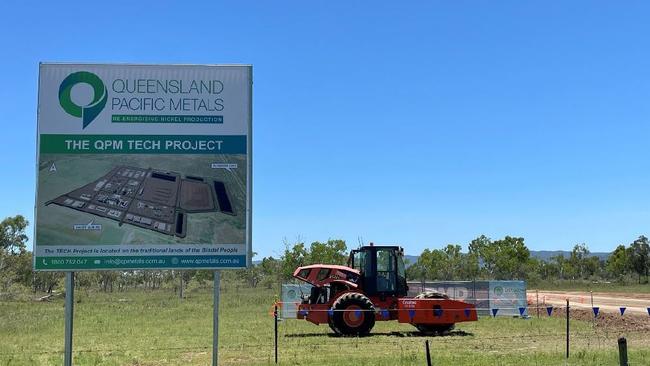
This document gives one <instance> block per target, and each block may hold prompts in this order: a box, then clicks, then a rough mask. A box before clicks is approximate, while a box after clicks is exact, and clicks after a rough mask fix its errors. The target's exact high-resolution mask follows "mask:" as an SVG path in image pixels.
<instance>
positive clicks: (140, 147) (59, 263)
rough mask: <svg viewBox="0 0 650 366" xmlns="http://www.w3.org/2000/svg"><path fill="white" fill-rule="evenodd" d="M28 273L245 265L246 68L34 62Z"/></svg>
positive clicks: (247, 182) (247, 172)
mask: <svg viewBox="0 0 650 366" xmlns="http://www.w3.org/2000/svg"><path fill="white" fill-rule="evenodd" d="M40 71H41V72H40V83H39V111H38V112H39V115H38V119H39V125H38V135H39V144H38V149H39V154H38V167H37V170H38V190H37V201H36V237H35V267H36V268H37V269H41V270H66V269H74V270H80V269H111V268H115V269H117V268H154V267H160V268H220V267H244V266H246V262H247V260H248V258H247V253H248V249H249V246H250V225H249V219H250V195H249V189H250V143H249V138H250V134H249V132H250V123H251V119H250V93H251V90H250V88H251V71H250V67H248V66H190V65H184V66H163V65H69V64H42V65H41V70H40Z"/></svg>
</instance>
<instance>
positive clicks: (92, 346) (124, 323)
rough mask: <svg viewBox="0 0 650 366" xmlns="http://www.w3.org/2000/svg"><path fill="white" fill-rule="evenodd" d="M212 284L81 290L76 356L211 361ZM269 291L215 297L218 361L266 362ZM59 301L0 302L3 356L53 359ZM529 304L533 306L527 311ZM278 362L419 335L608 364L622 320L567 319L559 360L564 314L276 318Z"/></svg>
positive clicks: (80, 359)
mask: <svg viewBox="0 0 650 366" xmlns="http://www.w3.org/2000/svg"><path fill="white" fill-rule="evenodd" d="M211 296H212V294H211V291H210V289H198V290H193V291H189V292H188V293H187V298H186V299H184V300H180V299H178V298H176V297H175V296H174V294H173V293H170V292H164V291H156V292H143V291H137V292H136V291H131V292H122V293H112V294H103V293H92V294H87V293H84V292H83V291H78V292H77V294H76V299H77V301H79V302H78V303H76V304H75V306H76V307H75V312H76V313H75V336H74V350H75V353H74V357H75V365H209V363H210V360H211V340H212V297H211ZM274 297H275V291H271V290H266V289H255V290H253V289H239V290H236V289H235V288H225V289H224V290H223V291H222V302H221V317H220V325H221V333H220V354H219V356H220V361H221V362H220V364H222V365H267V364H273V318H272V317H271V316H269V314H268V312H269V309H270V306H271V304H272V303H273V300H274ZM63 310H64V308H63V300H61V299H59V300H55V301H52V302H0V365H50V364H52V365H60V364H61V363H62V349H63ZM531 313H533V312H532V311H531ZM279 329H280V337H279V345H280V354H279V356H280V364H282V365H424V364H426V362H425V356H424V354H425V353H424V342H425V340H427V339H428V340H429V342H430V344H431V351H432V358H433V364H434V365H452V364H453V365H454V366H462V365H485V366H487V365H490V366H493V365H518V366H519V365H565V364H569V365H615V364H617V361H618V353H617V350H616V339H617V337H618V336H619V335H621V334H625V333H626V332H625V329H624V328H617V329H599V328H594V327H593V325H592V323H591V322H581V321H572V322H571V357H570V358H569V360H568V362H566V363H565V359H564V353H565V321H564V319H562V318H556V317H552V318H548V317H541V318H540V319H535V318H533V319H529V320H523V319H512V318H496V319H493V318H482V319H481V320H480V321H478V322H474V323H462V324H460V325H459V326H458V327H457V329H456V330H455V331H454V332H452V334H451V335H449V336H443V337H423V336H420V335H419V334H417V333H415V332H414V328H413V327H412V326H410V325H404V324H398V323H396V322H378V323H377V325H376V326H375V328H374V330H373V336H370V337H364V338H339V337H333V336H330V334H329V333H330V331H329V328H328V327H327V326H323V325H321V326H315V325H312V324H310V323H307V322H305V321H299V320H285V321H282V322H280V324H279ZM626 336H627V338H628V343H629V349H630V362H631V364H632V365H648V364H650V347H649V346H650V340H648V338H650V337H649V336H650V334H648V333H647V332H646V333H643V332H637V333H634V332H629V333H627V334H626Z"/></svg>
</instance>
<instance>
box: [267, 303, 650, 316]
mask: <svg viewBox="0 0 650 366" xmlns="http://www.w3.org/2000/svg"><path fill="white" fill-rule="evenodd" d="M291 304H292V305H298V304H297V303H291ZM274 305H279V306H282V303H276V304H274ZM531 308H532V309H536V308H537V307H534V306H532V307H523V306H522V307H518V308H509V307H503V308H471V309H470V308H466V309H463V313H464V315H465V317H469V316H470V315H471V312H472V310H487V311H489V312H490V314H491V315H492V317H496V316H497V314H498V313H499V311H500V310H513V309H516V310H518V311H519V315H520V316H521V317H524V316H527V315H529V314H528V311H529V310H530V309H531ZM540 308H542V307H540ZM545 308H546V313H547V314H548V316H551V315H552V314H553V310H554V309H556V308H558V309H561V308H564V306H555V307H554V306H546V307H545ZM431 310H433V315H434V316H435V317H442V316H443V315H444V314H445V311H453V312H458V311H460V310H461V309H442V308H434V309H430V308H426V309H391V310H390V311H407V312H408V316H409V318H414V317H415V315H416V312H418V311H431ZM591 310H592V312H593V314H594V318H597V317H598V316H599V315H600V313H601V312H600V310H601V309H600V307H599V306H593V307H592V308H591ZM618 310H619V313H620V315H621V316H624V315H625V312H626V311H627V307H625V306H621V307H619V308H618ZM646 310H647V312H648V316H650V307H647V308H646ZM310 311H311V312H319V311H326V312H327V314H328V315H329V316H333V315H334V312H335V311H336V312H339V311H343V312H347V311H352V312H354V313H355V315H356V316H357V317H360V316H361V313H362V312H367V311H372V312H375V313H377V314H379V315H380V316H381V317H383V318H388V317H390V312H389V309H376V310H365V309H352V310H334V309H327V310H321V309H312V310H310ZM298 314H300V315H302V316H307V315H308V314H309V311H308V310H306V309H300V310H298Z"/></svg>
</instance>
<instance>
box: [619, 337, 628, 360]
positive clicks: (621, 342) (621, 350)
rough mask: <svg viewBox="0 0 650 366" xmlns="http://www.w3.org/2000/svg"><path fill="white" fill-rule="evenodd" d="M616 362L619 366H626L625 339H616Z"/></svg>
mask: <svg viewBox="0 0 650 366" xmlns="http://www.w3.org/2000/svg"><path fill="white" fill-rule="evenodd" d="M618 360H619V361H620V363H621V366H628V363H627V339H625V337H621V338H619V339H618Z"/></svg>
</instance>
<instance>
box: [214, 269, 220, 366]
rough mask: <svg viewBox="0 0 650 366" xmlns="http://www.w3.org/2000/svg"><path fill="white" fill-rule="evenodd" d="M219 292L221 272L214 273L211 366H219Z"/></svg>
mask: <svg viewBox="0 0 650 366" xmlns="http://www.w3.org/2000/svg"><path fill="white" fill-rule="evenodd" d="M220 292H221V271H219V270H217V271H214V308H213V309H214V310H213V311H212V319H213V320H212V322H213V323H212V324H213V329H212V366H217V365H219V294H220Z"/></svg>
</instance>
